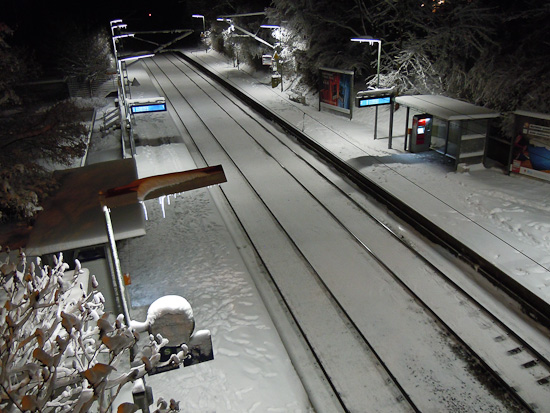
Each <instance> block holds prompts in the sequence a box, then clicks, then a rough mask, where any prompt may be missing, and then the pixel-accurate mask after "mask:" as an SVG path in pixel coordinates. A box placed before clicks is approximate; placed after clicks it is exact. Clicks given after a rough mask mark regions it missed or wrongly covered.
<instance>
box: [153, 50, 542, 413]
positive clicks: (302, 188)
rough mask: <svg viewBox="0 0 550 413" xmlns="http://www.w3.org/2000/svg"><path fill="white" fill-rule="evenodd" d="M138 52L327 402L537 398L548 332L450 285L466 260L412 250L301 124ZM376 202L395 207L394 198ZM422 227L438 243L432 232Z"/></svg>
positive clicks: (179, 63)
mask: <svg viewBox="0 0 550 413" xmlns="http://www.w3.org/2000/svg"><path fill="white" fill-rule="evenodd" d="M144 64H145V66H146V67H147V69H148V71H149V72H150V75H151V77H152V78H154V79H155V81H156V82H157V87H158V88H159V89H160V90H161V91H162V93H163V94H164V96H165V97H166V100H167V103H168V104H169V105H171V106H172V111H173V114H174V116H175V117H179V118H180V120H181V125H183V127H184V128H185V129H186V134H185V135H186V136H187V137H186V138H185V139H186V142H185V143H186V144H187V145H188V146H190V147H192V148H193V151H192V153H193V154H194V155H195V156H196V157H197V160H196V162H199V163H203V164H205V165H208V164H217V163H222V164H223V166H224V170H225V171H226V175H227V176H228V182H227V183H226V184H224V186H223V187H222V188H221V191H222V193H223V196H224V197H225V200H226V201H227V202H226V205H228V206H229V207H230V208H232V214H233V215H234V216H235V218H236V219H237V220H238V222H239V224H240V225H241V227H242V230H243V231H244V232H245V233H246V235H247V237H248V238H249V239H250V242H251V244H252V245H253V247H254V249H255V252H256V254H257V257H258V259H259V260H261V262H262V265H263V267H264V268H265V269H266V271H267V273H268V275H269V282H270V284H271V285H273V288H274V290H275V291H276V293H277V294H278V297H279V300H280V301H281V303H282V304H283V305H284V307H285V310H286V311H287V312H288V314H289V315H290V317H291V318H292V321H293V322H294V323H295V325H296V328H297V330H299V333H300V335H301V338H302V340H303V342H304V343H305V344H306V345H307V347H308V351H309V352H311V355H312V357H313V358H314V360H315V363H316V365H317V366H318V370H319V372H320V375H321V376H322V377H323V378H324V380H325V381H326V383H327V384H328V387H329V388H330V390H331V391H332V392H333V394H334V398H335V400H336V402H335V404H336V405H337V407H338V409H339V410H341V411H365V407H366V406H369V411H396V410H397V409H398V410H401V411H453V410H454V411H458V410H460V411H467V410H471V411H475V410H477V409H480V410H481V409H487V410H494V411H496V410H508V411H544V409H545V408H546V406H545V404H546V402H547V401H548V400H550V383H549V382H550V362H549V359H550V357H549V351H550V350H549V348H550V347H549V346H547V344H548V341H544V339H540V337H539V338H538V339H537V340H536V341H535V342H534V343H533V342H532V341H531V340H530V337H529V334H528V332H529V328H525V329H523V328H510V327H508V325H509V324H510V321H509V318H501V317H500V314H498V313H495V311H494V310H493V309H492V308H488V307H487V306H486V305H485V303H484V302H483V300H480V299H479V298H478V296H477V295H476V294H472V293H471V292H470V291H469V289H468V288H462V287H461V283H459V282H456V278H455V277H456V274H457V273H460V274H462V275H463V274H464V272H468V271H469V270H471V269H469V268H467V267H465V266H461V265H460V263H459V262H458V260H453V259H452V258H449V259H448V263H447V265H445V266H441V265H435V264H433V263H432V261H431V260H429V259H427V258H426V257H425V255H424V254H423V251H424V250H425V249H427V248H429V247H428V246H427V245H429V243H426V244H425V246H422V241H420V237H418V238H414V240H413V241H411V239H407V238H404V237H403V236H402V234H398V233H396V232H395V231H393V230H392V227H391V226H389V225H387V223H386V221H385V220H381V219H380V218H378V216H379V215H378V212H374V211H378V210H379V209H380V208H381V207H380V205H379V204H378V202H376V201H373V200H372V198H375V199H377V200H378V201H379V200H381V199H383V198H384V197H382V195H381V194H380V193H378V192H377V193H375V194H372V193H371V186H372V183H365V182H359V181H358V180H357V179H356V178H355V177H354V174H353V171H348V170H347V167H346V171H345V177H347V178H349V179H351V182H350V181H349V180H347V179H345V177H343V175H342V173H341V171H342V170H343V165H340V164H338V162H337V163H336V165H334V163H332V162H331V163H330V164H329V163H327V162H326V161H331V160H332V159H331V158H332V156H331V155H330V154H326V153H322V154H321V155H319V154H318V153H317V152H316V153H312V151H311V150H309V149H311V148H313V149H315V150H319V148H315V146H316V145H314V144H312V143H308V144H307V146H308V147H309V149H307V148H304V147H303V145H304V143H303V139H302V138H301V137H298V138H296V135H293V136H290V137H289V136H288V135H287V134H285V133H284V132H283V131H282V130H281V127H282V128H283V129H284V130H287V131H288V130H290V129H292V128H290V126H289V125H285V124H284V123H283V124H282V125H281V126H279V125H280V124H274V123H272V122H265V121H263V120H260V119H258V118H259V116H258V114H257V113H256V112H255V111H256V110H258V108H257V107H256V103H254V108H253V109H254V110H252V109H251V107H250V106H249V105H250V104H251V102H250V100H249V99H247V100H248V101H247V102H244V103H242V102H238V101H236V99H235V97H234V96H233V95H231V94H230V93H229V92H228V90H227V89H225V88H224V87H222V86H220V82H222V81H221V80H219V79H218V80H216V81H214V80H212V79H210V78H209V77H207V76H206V75H205V74H204V69H202V70H200V69H198V68H197V67H196V65H197V63H196V62H193V63H191V62H190V59H188V58H185V56H184V55H162V56H159V57H156V58H155V59H153V60H151V61H150V62H148V63H144ZM225 86H227V85H225ZM231 92H234V91H231ZM241 97H242V96H241ZM262 112H263V111H261V110H260V113H261V114H262V115H264V114H265V113H262ZM273 116H274V115H273V114H270V115H269V118H270V119H271V120H273ZM320 157H321V159H320ZM334 169H337V171H340V172H335V170H334ZM365 189H368V190H369V194H368V195H365V194H364V192H363V191H364V190H365ZM388 202H389V204H390V205H393V208H397V209H398V210H399V211H401V213H400V216H401V217H402V216H403V215H402V213H403V208H404V206H403V205H401V204H400V203H399V201H398V200H392V199H390V200H389V201H388ZM384 204H385V205H387V204H386V203H385V202H384ZM390 209H392V207H391V206H390ZM405 215H406V216H407V218H411V217H414V216H415V213H414V211H408V213H407V214H405ZM404 225H405V224H404ZM412 227H414V229H417V228H422V229H423V231H421V232H424V231H428V230H429V227H430V225H428V224H423V223H418V222H414V224H412ZM430 238H431V239H437V240H438V241H441V242H442V243H443V244H444V245H446V246H447V247H449V245H448V244H449V242H450V241H449V239H448V237H447V236H446V235H445V234H439V233H438V232H437V231H436V233H435V234H433V233H432V234H431V235H430ZM451 249H452V248H451ZM459 250H460V252H457V254H459V255H463V254H464V253H465V251H464V250H463V249H462V248H459ZM454 251H455V252H456V251H457V250H456V249H455V250H454ZM470 261H471V262H476V265H481V264H480V263H479V262H477V258H475V257H474V258H472V259H470ZM484 268H485V267H484ZM472 272H473V271H472ZM496 278H499V277H498V276H497V277H496ZM507 288H510V285H508V286H507ZM480 295H481V296H482V295H483V294H482V293H481V294H480ZM522 295H523V293H522V292H520V293H518V294H516V297H520V298H521V296H522ZM380 297H384V299H382V300H381V299H380ZM533 311H538V309H533ZM507 317H508V316H507ZM540 317H542V316H537V317H536V318H538V319H539V320H540ZM517 322H519V321H517ZM522 331H525V332H526V333H525V334H523V333H522ZM293 362H294V363H296V364H299V363H300V362H301V361H300V360H293ZM303 380H304V381H307V380H308V378H307V377H303ZM306 387H307V386H306ZM316 408H317V409H318V410H319V411H322V410H323V408H322V407H321V406H317V407H316ZM328 411H330V410H328Z"/></svg>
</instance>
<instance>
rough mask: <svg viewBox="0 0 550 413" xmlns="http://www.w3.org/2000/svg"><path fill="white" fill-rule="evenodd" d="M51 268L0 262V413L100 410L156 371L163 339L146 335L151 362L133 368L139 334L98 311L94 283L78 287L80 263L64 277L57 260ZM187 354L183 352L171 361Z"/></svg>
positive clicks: (127, 407)
mask: <svg viewBox="0 0 550 413" xmlns="http://www.w3.org/2000/svg"><path fill="white" fill-rule="evenodd" d="M54 263H55V265H54V266H53V267H49V266H45V265H42V264H41V261H40V260H39V259H37V260H36V261H35V262H27V259H26V257H25V254H24V252H23V251H20V253H19V258H18V262H14V260H13V259H12V260H10V258H9V254H8V257H7V258H6V259H5V260H4V261H3V262H0V277H1V280H0V281H1V287H2V288H1V289H0V303H2V307H1V310H0V311H1V317H2V320H3V323H2V326H1V327H0V329H1V333H2V334H1V339H0V363H1V364H0V394H1V399H0V410H1V411H2V412H14V411H41V412H50V411H71V412H83V411H98V412H105V411H107V410H108V409H110V408H111V407H112V406H114V401H115V399H116V396H117V395H118V393H119V392H120V390H121V389H122V387H123V386H124V385H126V384H128V383H131V382H135V381H136V380H138V379H141V378H142V377H143V376H144V375H145V374H147V372H149V371H151V369H152V368H154V367H155V366H159V365H160V363H159V360H160V353H159V350H160V349H161V348H162V347H163V346H164V345H166V344H167V340H166V339H163V338H162V337H157V338H154V337H150V342H149V344H148V350H149V352H148V354H150V356H149V357H145V356H144V357H142V360H140V362H139V363H133V364H134V365H136V364H137V366H136V367H132V368H131V367H130V360H129V353H130V349H132V348H133V347H134V345H135V344H136V343H137V340H138V336H137V333H135V332H134V330H133V329H130V328H128V327H127V326H126V325H125V324H124V322H123V317H122V316H119V317H118V318H117V319H116V320H114V319H113V320H111V319H110V318H109V315H108V314H107V313H105V312H104V298H103V296H102V294H101V293H100V292H99V291H97V290H96V287H97V282H96V280H95V278H94V277H93V276H92V281H91V285H92V291H90V292H88V291H87V285H85V283H84V281H83V280H87V277H85V276H86V275H87V272H86V271H85V270H83V269H81V266H80V263H79V262H78V261H76V262H75V269H74V271H66V270H68V268H69V266H68V265H67V264H66V263H64V262H63V256H62V254H59V256H57V257H54ZM142 354H143V353H142ZM185 356H186V354H185V353H184V351H181V352H180V353H179V354H177V356H176V357H172V358H171V360H170V361H169V363H180V362H182V361H183V359H184V358H185ZM140 382H141V381H140ZM159 404H160V409H159V410H157V411H171V410H177V409H178V406H177V403H175V402H173V401H172V403H171V404H170V405H168V403H165V402H164V401H159ZM136 410H137V406H135V405H133V404H132V403H123V404H121V405H120V406H118V411H120V412H127V411H136Z"/></svg>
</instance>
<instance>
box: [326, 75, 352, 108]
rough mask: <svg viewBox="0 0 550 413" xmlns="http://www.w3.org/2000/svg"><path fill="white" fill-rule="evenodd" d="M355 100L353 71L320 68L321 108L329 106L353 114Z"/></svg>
mask: <svg viewBox="0 0 550 413" xmlns="http://www.w3.org/2000/svg"><path fill="white" fill-rule="evenodd" d="M352 102H353V72H352V71H349V70H338V69H327V68H321V69H320V85H319V109H321V107H327V108H329V109H332V110H337V111H339V112H343V113H349V114H351V110H352V104H353V103H352Z"/></svg>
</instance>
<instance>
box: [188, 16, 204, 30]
mask: <svg viewBox="0 0 550 413" xmlns="http://www.w3.org/2000/svg"><path fill="white" fill-rule="evenodd" d="M191 17H193V18H195V19H202V31H203V32H205V31H206V23H205V21H204V16H203V15H202V14H193V15H192V16H191Z"/></svg>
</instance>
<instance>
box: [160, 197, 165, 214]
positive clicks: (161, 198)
mask: <svg viewBox="0 0 550 413" xmlns="http://www.w3.org/2000/svg"><path fill="white" fill-rule="evenodd" d="M164 198H166V195H163V196H160V197H159V204H160V206H161V208H162V217H163V218H166V211H165V210H164Z"/></svg>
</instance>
